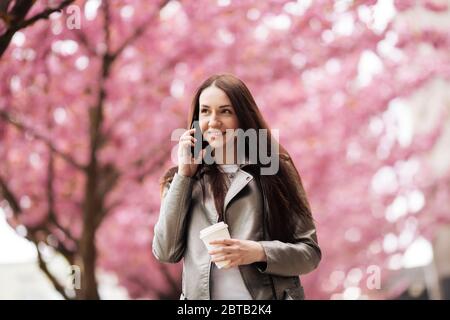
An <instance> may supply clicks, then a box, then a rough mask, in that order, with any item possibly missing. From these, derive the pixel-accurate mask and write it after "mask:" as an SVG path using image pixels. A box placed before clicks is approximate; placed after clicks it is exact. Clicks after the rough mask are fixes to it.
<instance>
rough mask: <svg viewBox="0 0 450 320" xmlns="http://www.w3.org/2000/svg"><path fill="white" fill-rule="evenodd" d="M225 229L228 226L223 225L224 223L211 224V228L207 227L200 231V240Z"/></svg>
mask: <svg viewBox="0 0 450 320" xmlns="http://www.w3.org/2000/svg"><path fill="white" fill-rule="evenodd" d="M226 228H228V225H227V224H225V223H224V222H219V223H216V224H213V225H212V226H209V227H207V228H205V229H202V230H200V239H201V238H204V237H206V236H208V235H210V234H211V233H214V232H216V231H218V230H221V229H226Z"/></svg>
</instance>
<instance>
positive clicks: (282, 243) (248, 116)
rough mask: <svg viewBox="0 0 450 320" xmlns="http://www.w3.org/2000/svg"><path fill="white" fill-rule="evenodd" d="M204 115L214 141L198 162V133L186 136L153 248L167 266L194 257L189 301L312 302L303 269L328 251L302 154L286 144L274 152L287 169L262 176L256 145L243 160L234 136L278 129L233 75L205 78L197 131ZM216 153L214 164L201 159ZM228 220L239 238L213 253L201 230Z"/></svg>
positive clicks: (193, 116) (164, 190)
mask: <svg viewBox="0 0 450 320" xmlns="http://www.w3.org/2000/svg"><path fill="white" fill-rule="evenodd" d="M194 121H198V123H199V126H200V130H201V133H202V135H203V137H204V139H206V141H208V143H209V147H208V148H207V149H204V150H202V152H201V153H200V154H199V155H198V157H197V158H196V159H194V158H193V157H192V154H191V151H190V150H191V147H193V146H194V143H195V142H196V141H197V140H198V139H196V138H194V137H193V134H194V133H195V130H196V129H195V128H194V129H190V130H187V131H186V132H184V134H183V135H182V136H181V137H180V141H179V145H178V164H179V165H178V166H177V167H174V168H171V169H169V170H168V172H167V173H166V174H165V176H164V177H163V179H162V183H161V194H162V204H161V211H160V216H159V219H158V222H157V223H156V225H155V230H154V239H153V254H154V255H155V257H156V258H157V259H158V260H160V261H162V262H169V263H176V262H178V261H180V260H181V259H182V258H183V259H184V260H183V279H182V294H181V299H202V300H203V299H214V300H216V299H255V300H256V299H257V300H260V299H303V298H304V294H303V288H302V286H301V284H300V279H299V275H301V274H305V273H308V272H310V271H312V270H314V269H315V268H316V267H317V265H318V264H319V261H320V259H321V251H320V248H319V246H318V243H317V236H316V230H315V227H314V223H313V218H312V215H311V210H310V206H309V204H308V201H307V199H306V194H305V191H304V189H303V186H302V182H301V179H300V176H299V174H298V172H297V169H296V168H295V165H294V163H293V162H292V159H291V158H290V156H289V155H288V153H287V152H286V151H285V150H284V148H283V147H282V146H281V145H279V144H277V145H276V146H277V147H278V150H279V153H278V152H277V153H274V154H271V157H272V158H273V157H275V159H276V160H277V161H278V163H279V166H278V170H277V172H276V173H274V174H268V175H267V174H261V169H263V168H264V167H267V164H263V162H261V161H260V159H259V158H258V160H257V161H256V162H255V163H253V162H250V161H249V159H251V158H254V157H253V156H254V154H250V151H249V150H250V149H251V150H255V148H251V147H255V145H253V146H251V145H249V144H250V142H248V140H245V141H244V143H245V146H246V148H245V158H246V159H247V162H245V163H238V161H237V159H238V158H239V157H238V155H237V150H238V148H236V142H237V138H236V136H234V138H233V136H232V135H229V134H225V133H227V132H230V131H231V132H232V130H236V129H242V130H244V131H245V130H249V129H256V130H257V131H258V130H260V129H267V130H268V126H267V125H266V122H265V121H264V120H263V118H262V115H261V113H260V112H259V110H258V107H257V105H256V103H255V101H254V99H253V97H252V95H251V93H250V91H249V90H248V88H247V87H246V85H245V84H244V83H243V82H242V81H241V80H239V79H238V78H236V77H234V76H233V75H230V74H222V75H214V76H211V77H210V78H208V79H207V80H205V81H204V82H203V84H202V85H201V86H200V87H199V88H198V90H197V92H196V94H195V96H194V99H193V101H192V106H191V110H190V115H189V118H188V124H189V128H191V127H192V124H193V123H194ZM267 132H268V139H265V140H266V141H263V143H264V144H263V146H264V147H266V148H265V149H266V150H273V148H272V147H273V146H274V145H273V144H276V143H277V142H276V141H275V140H273V138H272V137H271V134H270V130H268V131H267ZM197 137H198V136H197ZM257 139H258V143H257V144H256V146H261V144H260V142H261V138H260V137H258V138H257ZM240 142H242V141H240ZM209 148H210V149H209ZM258 149H261V148H258ZM207 150H210V151H212V152H211V155H212V157H213V160H214V161H213V163H211V162H209V163H207V162H205V161H201V160H202V159H203V157H205V154H207ZM230 150H232V151H231V153H230V152H229V151H230ZM233 150H234V151H233ZM227 152H228V153H227ZM233 152H234V153H233ZM230 154H231V156H230ZM233 155H234V156H233ZM218 221H224V222H225V223H226V224H227V225H228V229H229V232H230V235H231V239H229V240H219V241H216V242H211V244H212V245H215V246H216V248H215V249H213V250H211V251H209V252H208V250H207V249H206V247H205V245H204V244H203V242H202V240H201V239H200V238H199V232H200V230H202V229H204V228H206V227H208V226H210V225H212V224H214V223H217V222H218ZM219 261H229V263H228V265H227V266H226V267H225V268H223V269H218V268H217V267H216V265H215V263H213V262H219Z"/></svg>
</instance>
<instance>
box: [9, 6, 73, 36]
mask: <svg viewBox="0 0 450 320" xmlns="http://www.w3.org/2000/svg"><path fill="white" fill-rule="evenodd" d="M74 1H75V0H64V1H63V2H61V3H60V4H59V6H57V7H56V8H49V9H46V10H44V11H42V12H40V13H37V14H36V15H34V16H32V17H31V18H30V19H27V20H24V21H22V22H21V23H20V24H18V26H17V29H16V31H17V30H20V29H23V28H26V27H28V26H30V25H32V24H33V23H35V22H36V21H38V20H41V19H48V17H49V16H50V15H51V14H52V13H55V12H58V11H61V10H62V9H64V8H65V7H67V6H68V5H69V4H71V3H72V2H74Z"/></svg>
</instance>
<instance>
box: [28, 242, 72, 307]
mask: <svg viewBox="0 0 450 320" xmlns="http://www.w3.org/2000/svg"><path fill="white" fill-rule="evenodd" d="M33 243H34V245H35V246H36V251H37V255H38V262H39V267H40V268H41V270H42V271H43V272H44V273H45V275H46V276H47V278H48V279H49V280H50V281H51V283H52V284H53V287H55V289H56V291H58V292H59V293H60V294H61V295H62V296H63V297H64V299H66V300H71V299H70V298H69V296H68V295H67V294H66V293H65V291H64V287H63V286H62V285H61V284H60V283H59V281H58V280H57V279H56V278H55V277H54V276H53V274H51V272H50V271H49V270H48V268H47V263H46V262H45V261H44V259H43V258H42V255H41V252H40V251H39V247H38V243H37V242H35V241H33Z"/></svg>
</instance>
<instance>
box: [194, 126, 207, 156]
mask: <svg viewBox="0 0 450 320" xmlns="http://www.w3.org/2000/svg"><path fill="white" fill-rule="evenodd" d="M194 128H195V129H196V130H195V132H194V134H192V136H193V137H194V138H196V139H197V141H196V142H195V146H193V147H191V155H192V156H193V157H194V158H197V157H198V155H199V154H200V151H201V150H203V149H205V148H206V147H208V146H209V143H208V141H206V140H205V139H204V138H203V134H202V130H201V129H200V125H199V123H198V120H195V121H193V122H192V125H191V129H194Z"/></svg>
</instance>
